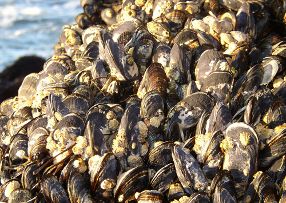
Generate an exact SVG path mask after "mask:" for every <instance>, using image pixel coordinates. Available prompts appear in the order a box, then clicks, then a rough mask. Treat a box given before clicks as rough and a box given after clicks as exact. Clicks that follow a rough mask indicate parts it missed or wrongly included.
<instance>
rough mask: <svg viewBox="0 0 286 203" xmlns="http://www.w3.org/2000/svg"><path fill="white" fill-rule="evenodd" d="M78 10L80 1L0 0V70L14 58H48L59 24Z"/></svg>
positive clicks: (58, 33)
mask: <svg viewBox="0 0 286 203" xmlns="http://www.w3.org/2000/svg"><path fill="white" fill-rule="evenodd" d="M81 12H82V8H81V7H80V0H0V72H1V71H2V70H3V69H4V67H6V66H7V65H9V64H11V63H13V61H15V60H16V59H17V58H18V57H20V56H25V55H37V56H42V57H44V58H49V57H51V55H52V53H53V46H54V45H55V43H56V42H57V41H58V38H59V35H60V33H61V30H62V27H63V25H65V24H71V23H74V18H75V16H76V15H77V14H79V13H81Z"/></svg>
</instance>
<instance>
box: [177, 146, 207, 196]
mask: <svg viewBox="0 0 286 203" xmlns="http://www.w3.org/2000/svg"><path fill="white" fill-rule="evenodd" d="M172 157H173V162H174V165H175V168H176V173H177V176H178V179H179V180H180V182H181V184H182V186H183V187H184V189H185V190H186V191H187V192H188V193H189V192H190V191H192V189H195V190H198V191H205V190H206V189H207V185H208V183H207V179H206V177H205V175H204V173H203V171H202V169H201V168H200V165H199V162H198V161H197V160H196V159H195V158H194V157H193V156H192V155H191V153H190V152H189V150H187V149H185V148H183V147H181V146H178V145H175V146H174V147H173V149H172Z"/></svg>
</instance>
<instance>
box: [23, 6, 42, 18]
mask: <svg viewBox="0 0 286 203" xmlns="http://www.w3.org/2000/svg"><path fill="white" fill-rule="evenodd" d="M42 12H43V11H42V9H41V8H39V7H36V6H31V7H26V8H23V9H21V12H20V13H21V14H22V15H25V16H39V15H41V14H42Z"/></svg>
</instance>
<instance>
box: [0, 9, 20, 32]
mask: <svg viewBox="0 0 286 203" xmlns="http://www.w3.org/2000/svg"><path fill="white" fill-rule="evenodd" d="M16 19H17V9H16V7H15V6H3V7H2V8H1V9H0V27H10V26H11V25H13V23H14V22H15V21H16Z"/></svg>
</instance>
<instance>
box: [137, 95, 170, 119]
mask: <svg viewBox="0 0 286 203" xmlns="http://www.w3.org/2000/svg"><path fill="white" fill-rule="evenodd" d="M158 111H161V113H163V112H164V100H163V97H162V96H161V95H160V94H159V92H158V91H156V90H154V91H150V92H148V93H146V94H145V95H144V97H143V98H142V101H141V107H140V114H141V115H142V117H143V118H148V119H150V118H152V117H155V116H159V115H157V114H158Z"/></svg>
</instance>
